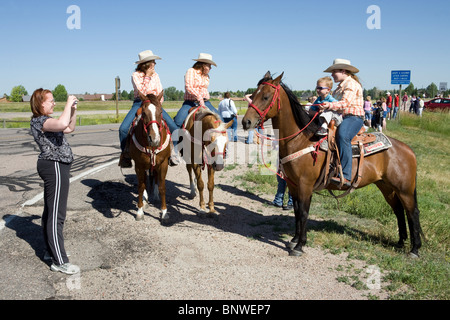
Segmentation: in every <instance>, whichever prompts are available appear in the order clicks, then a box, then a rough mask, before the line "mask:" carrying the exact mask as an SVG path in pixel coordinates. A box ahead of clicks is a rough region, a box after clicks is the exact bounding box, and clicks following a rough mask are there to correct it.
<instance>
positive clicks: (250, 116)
mask: <svg viewBox="0 0 450 320" xmlns="http://www.w3.org/2000/svg"><path fill="white" fill-rule="evenodd" d="M283 74H284V72H283V73H282V74H281V75H280V76H278V77H277V78H276V79H272V76H271V74H270V72H267V73H266V75H265V76H264V78H263V79H262V80H261V81H260V82H259V83H258V88H257V89H256V91H255V92H254V93H253V95H252V97H251V99H252V103H251V104H249V108H248V109H247V111H246V113H245V116H244V118H243V120H242V125H243V127H244V129H245V130H248V129H252V128H255V127H256V126H257V125H262V124H263V123H264V121H266V120H268V119H271V120H272V127H273V128H274V129H277V130H278V132H279V158H280V159H284V158H285V157H287V156H289V155H292V154H294V153H296V152H298V151H299V150H308V148H309V150H311V151H313V150H314V149H315V148H313V146H315V145H317V140H318V139H319V138H318V137H317V136H316V135H315V132H316V131H317V129H318V128H319V121H318V120H317V117H316V119H314V118H313V119H311V116H310V115H308V113H307V112H306V111H305V109H304V108H303V106H302V105H301V104H300V103H299V102H298V99H297V98H296V97H295V95H294V94H293V92H292V91H291V90H290V89H289V88H288V87H287V86H286V85H285V84H284V83H282V81H281V79H282V76H283ZM338 130H339V129H338ZM389 139H390V140H391V143H392V147H391V148H389V149H386V150H383V151H379V152H377V153H375V154H373V155H370V156H368V157H365V158H364V162H363V164H362V168H360V170H361V171H362V174H361V177H358V179H359V178H360V182H359V184H358V185H357V188H362V187H364V186H367V185H369V184H372V183H374V184H375V185H376V186H377V187H378V189H379V190H380V191H381V193H382V194H383V196H384V198H385V200H386V202H387V203H388V204H389V205H390V206H391V208H392V209H393V211H394V214H395V215H396V217H397V223H398V231H399V241H398V243H397V246H398V247H403V246H404V240H406V239H407V230H406V223H405V211H406V216H407V219H408V226H409V231H410V237H411V241H410V242H411V251H410V254H409V255H410V256H411V257H418V256H419V248H420V247H421V245H422V243H421V238H420V235H421V234H422V236H423V233H422V230H421V227H420V221H419V209H418V204H417V195H416V185H417V174H416V171H417V162H416V157H415V154H414V152H413V151H412V150H411V148H410V147H409V146H407V145H406V144H404V143H403V142H401V141H399V140H396V139H394V138H389ZM311 151H308V152H305V154H304V155H303V156H300V157H296V158H294V159H292V160H291V161H288V162H285V163H284V164H283V167H282V168H283V171H284V174H285V176H286V181H287V184H288V187H289V190H290V192H291V195H292V197H293V200H294V212H295V235H294V237H293V238H292V240H291V241H290V242H289V243H288V244H287V247H288V249H290V252H289V255H291V256H301V255H302V254H303V253H304V251H303V246H304V245H305V244H306V239H307V230H306V224H307V220H308V214H309V208H310V204H311V198H312V194H313V192H314V191H316V190H317V189H318V188H317V186H318V182H319V179H320V177H321V173H323V171H324V170H327V168H326V167H325V163H326V153H325V152H324V151H322V150H316V151H315V152H311ZM288 159H289V158H288ZM352 161H353V165H352V181H354V180H355V179H354V177H355V175H356V170H357V167H358V166H357V161H358V160H357V158H353V160H352ZM322 177H323V176H322ZM321 187H322V188H326V189H328V190H329V191H330V190H339V189H338V188H339V187H337V186H334V185H332V184H328V185H326V186H323V185H322V186H321Z"/></svg>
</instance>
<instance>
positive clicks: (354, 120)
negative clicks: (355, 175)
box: [336, 116, 364, 180]
mask: <svg viewBox="0 0 450 320" xmlns="http://www.w3.org/2000/svg"><path fill="white" fill-rule="evenodd" d="M363 124H364V121H363V119H361V118H360V117H357V116H346V117H344V120H343V121H342V123H341V124H340V125H339V127H338V130H337V139H336V142H337V146H338V148H339V157H340V158H341V165H342V173H343V174H344V178H345V179H347V180H351V178H352V144H351V141H352V139H353V138H354V137H355V136H356V134H357V133H358V131H359V130H360V129H361V127H362V126H363Z"/></svg>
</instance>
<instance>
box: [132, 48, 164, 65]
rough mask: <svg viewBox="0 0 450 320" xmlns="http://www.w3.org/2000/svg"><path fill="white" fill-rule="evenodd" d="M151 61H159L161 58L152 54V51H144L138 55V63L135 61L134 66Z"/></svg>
mask: <svg viewBox="0 0 450 320" xmlns="http://www.w3.org/2000/svg"><path fill="white" fill-rule="evenodd" d="M151 60H161V58H160V57H159V56H157V55H156V54H153V51H152V50H145V51H142V52H141V53H139V61H136V62H135V64H141V63H144V62H147V61H151Z"/></svg>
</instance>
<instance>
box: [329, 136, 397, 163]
mask: <svg viewBox="0 0 450 320" xmlns="http://www.w3.org/2000/svg"><path fill="white" fill-rule="evenodd" d="M371 134H373V135H374V136H376V138H377V139H376V140H375V141H373V142H370V143H367V144H364V145H363V147H364V156H365V157H366V156H369V155H371V154H374V153H376V152H379V151H382V150H385V149H388V148H390V147H392V142H391V141H390V140H389V138H388V137H386V136H385V135H384V133H382V132H371ZM320 150H323V151H328V140H324V141H323V142H322V143H321V144H320ZM359 156H360V151H359V146H358V145H355V144H354V145H352V157H353V158H357V157H359Z"/></svg>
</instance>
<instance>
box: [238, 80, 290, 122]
mask: <svg viewBox="0 0 450 320" xmlns="http://www.w3.org/2000/svg"><path fill="white" fill-rule="evenodd" d="M283 74H284V72H283V73H282V74H281V75H279V76H278V77H277V78H276V79H275V80H273V79H272V76H271V74H270V72H269V71H268V72H267V73H266V74H265V75H264V78H263V79H262V80H261V81H259V83H258V88H256V91H255V92H254V93H253V94H252V96H251V97H250V99H251V100H252V103H250V104H249V108H248V109H247V112H246V113H245V115H244V118H243V119H242V126H243V127H244V129H245V130H248V129H254V128H255V127H256V126H257V125H259V124H262V123H264V121H266V120H268V119H270V118H273V117H275V116H276V115H277V113H278V111H279V108H280V106H281V104H280V101H279V99H280V90H281V79H282V78H283Z"/></svg>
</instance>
